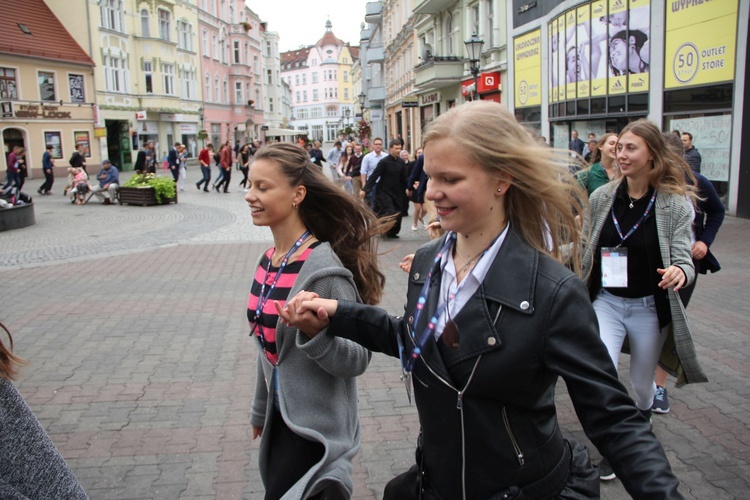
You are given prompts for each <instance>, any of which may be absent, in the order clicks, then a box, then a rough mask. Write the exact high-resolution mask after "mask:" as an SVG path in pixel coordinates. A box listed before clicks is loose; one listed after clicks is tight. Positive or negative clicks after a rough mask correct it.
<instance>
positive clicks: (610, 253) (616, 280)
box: [601, 247, 628, 288]
mask: <svg viewBox="0 0 750 500" xmlns="http://www.w3.org/2000/svg"><path fill="white" fill-rule="evenodd" d="M601 258H602V288H627V286H628V249H627V248H622V247H620V248H613V247H602V254H601Z"/></svg>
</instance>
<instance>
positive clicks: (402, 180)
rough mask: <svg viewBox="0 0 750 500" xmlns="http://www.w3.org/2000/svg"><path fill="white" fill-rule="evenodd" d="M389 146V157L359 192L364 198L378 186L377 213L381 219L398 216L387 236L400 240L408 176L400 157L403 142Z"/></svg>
mask: <svg viewBox="0 0 750 500" xmlns="http://www.w3.org/2000/svg"><path fill="white" fill-rule="evenodd" d="M389 146H390V147H389V148H388V155H387V156H386V157H385V158H383V159H382V160H380V162H379V163H378V166H377V167H375V170H374V171H373V172H372V175H370V177H368V179H367V184H365V187H364V188H362V190H361V191H360V192H359V196H360V198H364V197H365V195H366V194H367V193H369V192H370V191H371V190H372V189H374V188H375V186H376V185H377V189H376V190H375V200H374V209H375V213H377V214H378V216H379V217H388V216H392V215H396V217H395V218H394V222H395V224H394V225H393V226H392V227H391V228H390V229H389V230H388V232H387V233H386V234H385V235H386V237H388V238H398V233H399V232H400V231H401V209H402V208H403V197H404V191H405V190H406V182H407V180H408V175H407V172H406V169H404V162H403V161H402V160H401V158H400V156H399V155H400V154H401V142H399V140H398V139H393V140H391V143H390V144H389Z"/></svg>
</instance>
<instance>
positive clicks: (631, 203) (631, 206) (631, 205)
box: [628, 200, 633, 208]
mask: <svg viewBox="0 0 750 500" xmlns="http://www.w3.org/2000/svg"><path fill="white" fill-rule="evenodd" d="M628 206H629V207H630V208H633V201H632V200H631V201H630V205H628Z"/></svg>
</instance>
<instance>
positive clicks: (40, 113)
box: [16, 104, 70, 120]
mask: <svg viewBox="0 0 750 500" xmlns="http://www.w3.org/2000/svg"><path fill="white" fill-rule="evenodd" d="M59 109H60V108H59V107H58V106H32V105H26V104H22V105H20V106H18V111H16V118H43V119H44V118H51V119H54V120H70V111H59Z"/></svg>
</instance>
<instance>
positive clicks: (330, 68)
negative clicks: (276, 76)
mask: <svg viewBox="0 0 750 500" xmlns="http://www.w3.org/2000/svg"><path fill="white" fill-rule="evenodd" d="M357 52H358V51H357V49H356V47H350V46H349V44H347V43H344V42H343V41H342V40H340V39H339V38H337V37H336V35H334V34H333V26H332V25H331V21H330V20H329V21H327V22H326V31H325V34H324V35H323V37H322V38H320V40H318V42H317V43H316V44H315V45H310V46H308V47H303V48H300V49H298V50H292V51H288V52H284V53H282V54H281V77H282V79H283V80H284V81H285V82H286V83H287V85H289V87H290V89H291V92H292V103H293V109H294V127H295V129H296V130H298V131H299V132H300V133H305V134H307V136H308V138H309V139H310V140H318V141H321V142H322V143H324V144H325V145H326V146H328V147H330V146H332V145H333V142H334V141H336V139H337V138H338V137H339V136H340V135H341V134H342V131H343V130H344V129H345V128H346V125H347V124H348V123H353V117H354V115H355V111H356V110H355V108H354V105H353V103H354V102H355V101H354V92H353V89H354V87H353V85H352V79H351V76H352V75H351V68H352V64H353V63H354V60H355V57H356V56H357Z"/></svg>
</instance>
